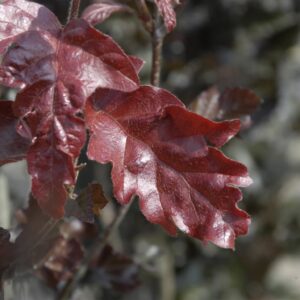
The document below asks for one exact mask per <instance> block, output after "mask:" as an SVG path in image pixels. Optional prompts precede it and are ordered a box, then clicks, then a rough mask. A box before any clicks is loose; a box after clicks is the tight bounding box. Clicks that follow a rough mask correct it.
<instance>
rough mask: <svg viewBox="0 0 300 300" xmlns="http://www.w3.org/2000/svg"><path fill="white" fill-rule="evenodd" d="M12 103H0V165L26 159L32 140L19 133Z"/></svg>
mask: <svg viewBox="0 0 300 300" xmlns="http://www.w3.org/2000/svg"><path fill="white" fill-rule="evenodd" d="M12 105H13V102H12V101H0V165H2V164H5V163H9V162H14V161H18V160H21V159H24V158H26V152H27V150H28V148H29V146H30V140H28V139H26V138H24V137H22V136H20V135H19V134H18V132H17V129H16V127H17V124H18V118H16V117H15V116H14V114H13V109H12Z"/></svg>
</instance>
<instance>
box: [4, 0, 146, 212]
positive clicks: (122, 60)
mask: <svg viewBox="0 0 300 300" xmlns="http://www.w3.org/2000/svg"><path fill="white" fill-rule="evenodd" d="M0 10H2V12H3V13H1V14H0V24H1V25H0V51H4V50H6V49H7V50H6V52H5V53H4V55H3V59H2V65H1V71H0V75H1V74H2V75H3V74H4V75H3V76H2V78H3V80H2V83H3V82H4V83H9V85H10V86H17V85H18V84H19V83H22V84H21V85H20V86H22V88H23V89H22V90H21V91H20V92H19V93H18V95H17V98H16V101H15V102H14V104H13V109H14V114H15V116H16V117H18V118H19V119H20V126H19V128H18V131H19V133H22V135H24V134H25V133H26V136H27V137H28V138H30V139H31V140H32V141H33V144H32V145H31V147H30V148H29V150H28V152H27V161H28V170H29V174H30V175H31V176H32V193H33V196H34V197H35V198H36V199H37V201H38V203H39V205H40V206H41V207H42V209H43V210H44V211H45V212H47V213H48V214H49V215H51V216H52V217H54V218H59V217H62V216H63V214H64V205H65V202H66V199H67V192H66V189H65V186H66V185H74V184H75V170H74V161H75V159H76V158H77V157H78V155H79V153H80V150H81V148H82V146H83V145H84V142H85V126H84V120H83V119H82V118H80V116H81V115H82V109H83V107H84V103H85V100H86V98H87V97H89V96H90V95H91V94H92V93H93V92H94V91H95V89H96V88H100V87H102V88H111V89H116V90H120V91H124V92H129V91H133V90H135V89H137V88H138V85H139V80H138V76H137V72H136V69H139V68H140V67H141V62H140V61H137V59H132V58H130V57H128V56H127V55H126V54H125V53H124V52H123V50H121V48H120V47H119V46H118V45H117V44H116V43H115V42H114V41H113V40H112V39H111V38H110V37H109V36H106V35H104V34H102V33H101V32H99V31H97V30H96V29H94V28H93V27H91V26H90V25H89V24H88V23H87V22H86V21H84V20H80V19H77V20H73V21H71V22H70V23H68V24H67V25H66V26H64V27H62V26H61V25H60V24H59V23H58V21H57V19H56V17H55V16H54V15H53V14H52V13H51V12H50V11H49V10H48V9H47V8H45V7H43V6H41V5H39V4H36V3H32V2H27V1H24V0H7V1H4V3H3V4H1V6H0ZM12 43H13V44H12Z"/></svg>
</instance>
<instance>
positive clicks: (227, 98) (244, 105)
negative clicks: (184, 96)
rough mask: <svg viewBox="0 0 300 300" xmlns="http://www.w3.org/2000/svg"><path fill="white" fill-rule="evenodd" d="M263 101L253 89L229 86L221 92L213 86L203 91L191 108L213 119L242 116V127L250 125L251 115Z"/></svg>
mask: <svg viewBox="0 0 300 300" xmlns="http://www.w3.org/2000/svg"><path fill="white" fill-rule="evenodd" d="M260 103H261V99H260V98H259V97H258V96H257V95H256V94H255V93H254V92H253V91H251V90H249V89H245V88H239V87H235V88H227V89H225V91H224V92H223V93H221V92H220V91H219V90H218V88H216V87H214V86H213V87H211V88H209V89H207V90H205V91H204V92H202V93H201V94H200V95H199V97H198V98H197V99H196V101H194V102H192V103H191V105H190V107H191V109H192V110H193V111H194V112H196V113H198V114H200V115H201V116H204V117H206V118H208V119H211V120H217V121H221V120H228V119H236V118H240V119H241V122H242V128H247V127H249V124H250V122H251V121H250V122H249V119H250V115H251V114H253V113H254V112H255V111H256V110H257V108H258V107H259V105H260Z"/></svg>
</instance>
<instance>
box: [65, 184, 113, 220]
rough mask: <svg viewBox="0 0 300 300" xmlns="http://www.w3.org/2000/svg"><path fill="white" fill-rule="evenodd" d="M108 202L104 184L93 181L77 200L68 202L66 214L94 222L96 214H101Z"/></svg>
mask: <svg viewBox="0 0 300 300" xmlns="http://www.w3.org/2000/svg"><path fill="white" fill-rule="evenodd" d="M107 203H108V200H107V198H106V197H105V195H104V192H103V189H102V186H101V185H100V184H99V183H91V184H89V185H88V186H87V187H86V188H85V189H83V190H82V191H81V192H80V194H79V195H78V197H77V198H76V199H75V200H69V201H68V202H67V205H66V215H67V216H74V217H77V218H78V219H79V220H81V221H82V222H86V223H94V221H95V220H94V219H95V216H99V214H100V212H101V210H102V209H103V208H104V207H105V206H106V204H107Z"/></svg>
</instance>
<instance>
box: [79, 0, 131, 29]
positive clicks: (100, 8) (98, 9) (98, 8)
mask: <svg viewBox="0 0 300 300" xmlns="http://www.w3.org/2000/svg"><path fill="white" fill-rule="evenodd" d="M116 12H132V9H131V8H130V7H129V6H127V5H125V4H121V3H117V2H115V1H112V0H110V1H109V0H105V1H99V3H95V4H91V5H89V6H88V7H87V8H86V9H85V10H84V11H83V13H82V15H81V17H82V18H83V19H84V20H86V21H88V22H89V23H90V24H92V25H96V24H100V23H102V22H104V21H105V20H106V19H108V18H109V17H110V16H111V15H112V14H113V13H116Z"/></svg>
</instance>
